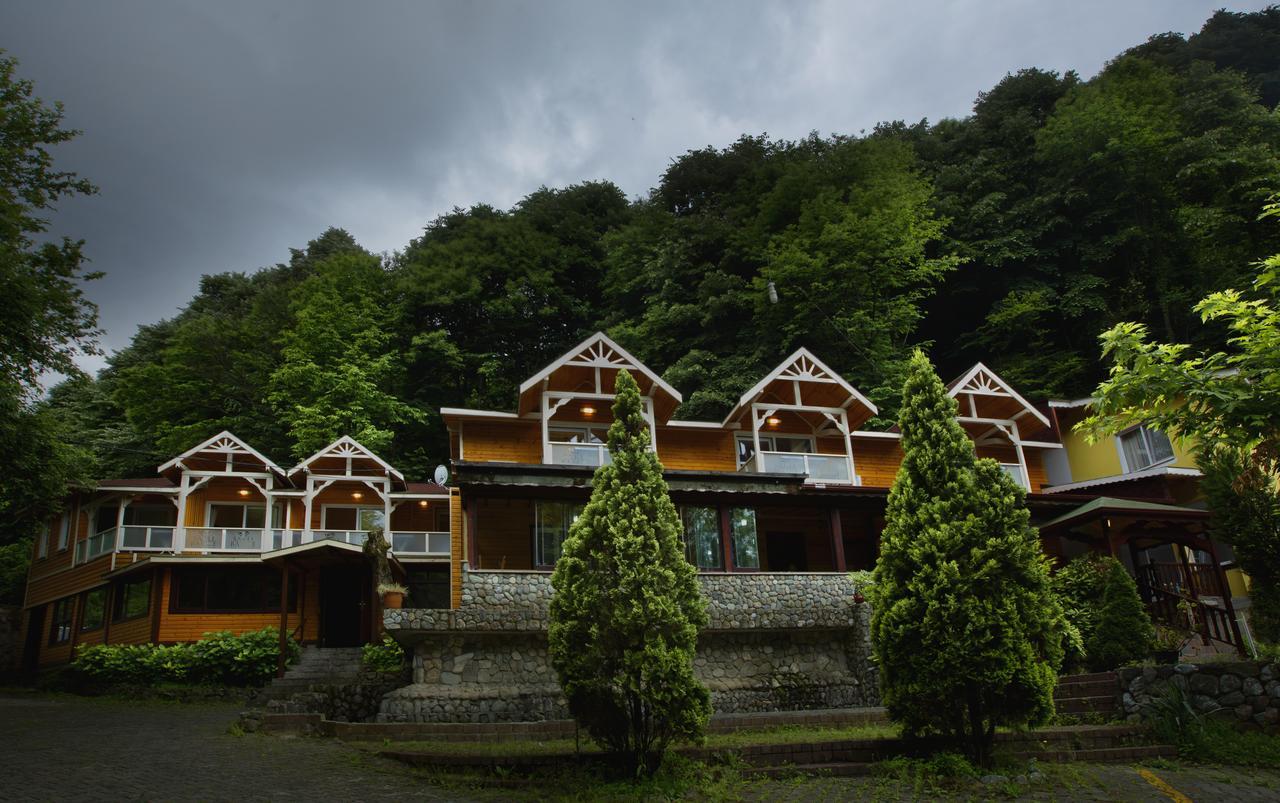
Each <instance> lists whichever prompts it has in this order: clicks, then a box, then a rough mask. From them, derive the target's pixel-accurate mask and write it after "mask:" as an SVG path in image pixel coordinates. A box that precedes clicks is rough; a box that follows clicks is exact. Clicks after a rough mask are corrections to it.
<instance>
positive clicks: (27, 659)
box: [22, 605, 49, 678]
mask: <svg viewBox="0 0 1280 803" xmlns="http://www.w3.org/2000/svg"><path fill="white" fill-rule="evenodd" d="M48 607H49V606H48V605H41V606H39V607H37V608H32V609H31V613H29V614H27V616H28V617H29V618H28V619H27V643H26V644H25V645H24V646H23V648H22V675H23V677H26V678H33V677H35V675H36V669H38V668H39V667H40V645H41V644H43V643H44V637H45V636H44V612H45V609H47V608H48Z"/></svg>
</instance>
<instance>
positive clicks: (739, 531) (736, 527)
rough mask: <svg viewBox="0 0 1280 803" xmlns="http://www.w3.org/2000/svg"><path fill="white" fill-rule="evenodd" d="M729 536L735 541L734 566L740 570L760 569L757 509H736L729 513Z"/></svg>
mask: <svg viewBox="0 0 1280 803" xmlns="http://www.w3.org/2000/svg"><path fill="white" fill-rule="evenodd" d="M729 534H730V537H731V538H732V540H733V565H734V566H735V567H736V568H739V569H759V568H760V547H759V544H758V541H757V539H756V511H755V509H754V508H749V507H735V508H733V510H731V511H729Z"/></svg>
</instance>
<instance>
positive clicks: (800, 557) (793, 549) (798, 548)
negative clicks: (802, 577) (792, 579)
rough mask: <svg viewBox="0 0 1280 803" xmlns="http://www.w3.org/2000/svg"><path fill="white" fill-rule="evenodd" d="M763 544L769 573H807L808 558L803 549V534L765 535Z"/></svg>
mask: <svg viewBox="0 0 1280 803" xmlns="http://www.w3.org/2000/svg"><path fill="white" fill-rule="evenodd" d="M764 544H765V558H766V559H767V560H768V563H769V571H771V572H807V571H809V556H808V555H807V554H806V553H805V548H804V546H805V545H804V533H767V534H766V535H765V541H764Z"/></svg>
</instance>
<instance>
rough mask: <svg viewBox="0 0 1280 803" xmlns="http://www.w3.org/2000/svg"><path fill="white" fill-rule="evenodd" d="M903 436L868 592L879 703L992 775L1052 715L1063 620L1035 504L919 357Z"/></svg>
mask: <svg viewBox="0 0 1280 803" xmlns="http://www.w3.org/2000/svg"><path fill="white" fill-rule="evenodd" d="M899 426H900V428H901V430H902V450H903V459H902V465H901V467H900V468H899V470H898V475H897V477H896V478H895V479H894V482H893V487H892V489H891V490H890V492H889V507H888V512H887V514H886V526H885V530H884V534H883V536H882V539H881V549H880V559H879V561H878V562H877V563H876V570H875V583H874V584H873V586H872V588H871V592H872V620H871V637H872V644H873V646H874V649H875V657H876V660H877V662H878V664H879V666H880V672H881V691H882V696H883V699H884V703H885V706H886V707H887V708H888V709H889V715H890V717H891V718H892V719H893V720H894V721H895V722H899V723H901V724H902V726H903V730H904V731H905V732H906V733H907V734H909V735H927V734H939V735H941V736H943V737H944V738H946V739H948V740H949V741H950V742H951V743H952V744H954V745H955V746H956V747H958V748H962V749H964V750H965V751H966V752H967V754H968V756H969V758H970V759H971V760H972V761H974V763H977V764H980V765H986V764H987V763H989V761H990V759H991V749H992V744H993V741H994V732H995V728H996V727H997V726H1022V725H1036V724H1040V723H1042V722H1045V721H1047V720H1048V719H1049V717H1050V716H1051V715H1052V714H1053V689H1054V686H1055V684H1056V682H1057V669H1058V666H1059V664H1060V663H1061V660H1062V640H1063V632H1064V629H1065V628H1064V625H1065V620H1064V617H1063V613H1062V610H1061V608H1060V607H1059V605H1058V602H1057V599H1056V597H1055V596H1054V594H1053V593H1052V590H1051V587H1050V584H1049V570H1048V561H1047V559H1046V558H1045V557H1044V555H1043V553H1042V552H1041V549H1040V539H1039V536H1038V535H1037V533H1036V531H1035V529H1033V528H1032V527H1031V526H1030V524H1029V520H1030V514H1029V513H1028V511H1027V508H1026V505H1025V504H1024V497H1025V493H1024V492H1023V490H1022V489H1021V488H1020V487H1019V486H1017V485H1016V484H1015V483H1014V482H1013V480H1012V479H1010V478H1009V476H1008V475H1007V474H1005V473H1004V472H1003V471H1002V470H1001V468H1000V466H999V465H998V464H997V463H996V462H995V461H994V460H979V459H978V458H977V457H976V455H975V454H974V449H973V444H972V442H971V441H970V440H969V438H968V437H967V436H966V435H965V433H964V430H963V429H961V427H960V423H959V422H958V421H956V402H955V400H954V399H952V398H950V397H949V396H948V395H947V391H946V388H945V387H944V386H943V384H942V382H941V381H940V380H939V379H938V377H937V375H936V374H935V373H934V371H933V366H932V365H931V364H930V363H929V360H928V359H927V358H926V357H925V356H924V355H923V354H922V353H920V352H919V351H917V352H916V353H915V354H914V355H913V356H912V358H911V363H910V368H909V373H908V376H907V381H906V385H905V387H904V391H903V406H902V412H901V417H900V420H899Z"/></svg>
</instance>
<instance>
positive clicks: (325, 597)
mask: <svg viewBox="0 0 1280 803" xmlns="http://www.w3.org/2000/svg"><path fill="white" fill-rule="evenodd" d="M368 575H369V570H368V569H365V568H363V567H355V566H352V567H346V566H330V567H327V568H324V569H321V570H320V643H321V644H323V645H324V646H325V647H357V646H359V645H361V644H363V643H364V642H365V641H367V633H366V632H365V631H366V629H367V628H366V626H365V625H366V620H367V619H368V612H369V593H368V591H369V589H368V586H367V584H368V581H369V577H368Z"/></svg>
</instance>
